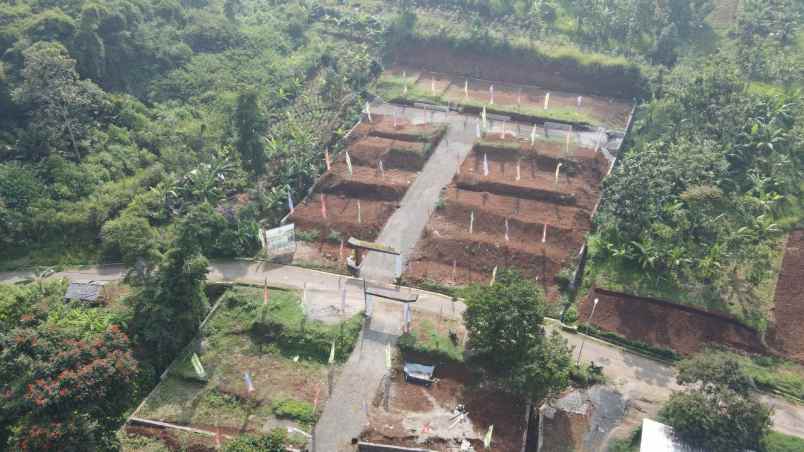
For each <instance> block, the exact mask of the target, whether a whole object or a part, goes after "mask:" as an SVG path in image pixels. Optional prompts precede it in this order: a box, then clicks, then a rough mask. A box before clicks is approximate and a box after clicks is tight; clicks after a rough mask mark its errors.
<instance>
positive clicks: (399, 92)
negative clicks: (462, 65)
mask: <svg viewBox="0 0 804 452" xmlns="http://www.w3.org/2000/svg"><path fill="white" fill-rule="evenodd" d="M378 91H379V93H380V95H381V96H382V97H383V98H384V99H385V100H386V101H389V102H394V103H401V104H411V103H413V102H432V103H437V104H444V105H446V104H448V103H449V104H451V105H457V106H459V107H460V108H462V109H463V111H464V112H479V111H480V110H482V108H483V107H486V111H487V112H488V113H497V114H503V115H507V116H510V117H511V118H512V119H514V120H517V121H530V122H532V121H533V120H535V119H538V120H539V121H543V120H550V121H559V122H564V123H571V124H575V125H579V126H580V125H584V126H588V127H605V128H607V129H620V130H622V129H625V127H626V125H627V122H628V116H629V113H630V111H631V108H632V105H631V103H630V102H625V101H623V100H621V99H614V98H610V97H603V96H596V95H581V94H578V93H570V92H566V91H558V90H551V89H547V88H542V87H538V86H532V85H519V84H512V83H500V82H493V81H487V80H480V79H475V78H469V77H464V76H460V75H450V74H442V73H437V72H429V71H422V70H417V69H415V68H411V67H407V66H395V67H392V68H391V69H389V70H387V71H386V72H385V73H383V75H382V78H381V79H380V82H379V84H378Z"/></svg>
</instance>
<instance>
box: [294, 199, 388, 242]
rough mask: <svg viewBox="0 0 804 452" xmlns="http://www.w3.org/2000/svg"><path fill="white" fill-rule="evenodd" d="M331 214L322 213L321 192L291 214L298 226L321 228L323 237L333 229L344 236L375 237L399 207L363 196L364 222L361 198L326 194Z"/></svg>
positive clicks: (306, 229) (321, 237) (300, 228)
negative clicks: (325, 215) (358, 211)
mask: <svg viewBox="0 0 804 452" xmlns="http://www.w3.org/2000/svg"><path fill="white" fill-rule="evenodd" d="M325 202H326V205H327V218H324V217H323V216H322V215H321V198H320V196H319V195H318V194H314V195H313V196H312V197H310V198H307V199H306V200H305V201H304V202H302V203H301V204H300V205H299V206H297V207H296V210H295V212H294V213H293V215H291V217H290V221H292V222H294V223H295V224H296V228H297V229H299V230H302V231H311V230H317V231H318V233H319V239H320V240H326V239H327V238H328V237H329V235H330V232H331V231H335V232H337V233H339V235H340V236H341V237H342V238H347V239H348V238H349V237H357V238H359V239H361V240H369V241H371V240H374V239H376V238H377V235H379V233H380V231H381V230H382V227H383V225H385V222H386V221H388V218H390V216H391V215H392V214H393V213H394V211H395V210H396V207H397V206H396V203H391V202H385V201H372V200H368V199H363V200H360V214H361V220H362V222H361V223H359V222H358V221H357V200H356V199H350V198H347V197H343V196H332V195H327V196H325Z"/></svg>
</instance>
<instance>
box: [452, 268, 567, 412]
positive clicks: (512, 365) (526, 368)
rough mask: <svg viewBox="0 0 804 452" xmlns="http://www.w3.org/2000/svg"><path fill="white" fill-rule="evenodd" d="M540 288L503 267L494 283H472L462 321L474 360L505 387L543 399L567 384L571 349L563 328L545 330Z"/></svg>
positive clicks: (508, 389) (543, 303)
mask: <svg viewBox="0 0 804 452" xmlns="http://www.w3.org/2000/svg"><path fill="white" fill-rule="evenodd" d="M544 305H545V301H544V294H543V293H542V291H541V289H540V288H539V287H537V286H536V285H534V284H533V283H531V282H530V281H529V280H527V279H526V278H523V277H522V276H521V275H520V274H519V273H517V272H516V271H513V270H509V269H503V270H502V271H499V272H498V273H497V279H496V280H495V282H494V284H493V285H491V286H472V287H470V288H469V290H468V293H467V295H466V311H465V312H464V321H465V323H466V329H467V331H468V333H469V340H468V344H467V348H468V349H469V350H471V361H472V362H473V363H475V364H476V365H478V366H479V367H480V368H482V369H483V370H484V371H485V372H486V373H487V374H488V375H489V377H490V378H491V379H492V380H494V381H496V382H497V383H498V384H500V386H501V387H502V388H505V390H507V391H510V392H513V393H516V394H520V395H522V396H525V397H526V398H528V399H530V400H534V401H537V400H542V399H544V398H546V397H551V396H554V395H556V394H558V393H560V392H561V391H562V390H563V389H564V388H566V387H567V386H568V385H569V379H570V367H571V361H572V359H571V357H570V349H569V347H568V345H567V341H566V339H564V338H563V337H562V336H561V335H560V334H559V333H557V332H554V333H553V334H551V335H549V336H548V335H547V334H545V332H544V330H543V329H542V322H543V320H544V314H543V313H544V310H545V306H544Z"/></svg>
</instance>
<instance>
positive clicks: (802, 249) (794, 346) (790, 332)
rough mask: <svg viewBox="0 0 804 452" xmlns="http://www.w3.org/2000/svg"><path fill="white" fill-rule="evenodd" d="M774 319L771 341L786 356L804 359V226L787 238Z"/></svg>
mask: <svg viewBox="0 0 804 452" xmlns="http://www.w3.org/2000/svg"><path fill="white" fill-rule="evenodd" d="M775 297H776V301H775V307H774V309H773V316H774V322H773V324H772V325H771V327H770V328H769V331H768V342H769V343H770V345H771V346H772V347H773V348H775V349H777V350H778V351H779V352H780V353H782V354H783V355H784V356H786V357H788V358H791V359H794V360H796V361H798V362H801V363H804V230H802V229H799V230H797V231H793V232H791V233H790V236H789V237H788V238H787V245H786V247H785V253H784V258H783V260H782V271H781V273H780V274H779V280H778V282H777V283H776V295H775Z"/></svg>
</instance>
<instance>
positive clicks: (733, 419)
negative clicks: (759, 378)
mask: <svg viewBox="0 0 804 452" xmlns="http://www.w3.org/2000/svg"><path fill="white" fill-rule="evenodd" d="M678 383H679V384H683V385H687V388H686V389H685V390H684V391H683V392H677V393H674V394H673V395H672V396H671V397H670V400H669V401H668V402H667V403H666V404H665V405H664V406H663V407H662V409H661V411H660V413H659V416H660V419H661V420H663V421H664V422H667V423H668V424H670V425H672V426H673V428H674V430H675V432H676V434H678V435H679V436H680V437H681V438H683V439H684V440H685V441H686V442H688V443H689V444H691V445H695V446H698V447H703V448H705V449H706V450H711V451H714V452H720V451H723V452H726V451H734V450H745V449H747V450H757V451H761V450H765V438H766V436H767V434H768V432H769V431H770V425H771V410H770V409H769V408H768V407H766V406H764V405H763V404H761V403H760V402H758V401H757V400H755V399H754V398H753V396H752V395H751V392H750V391H751V389H752V386H753V385H752V384H751V379H750V377H748V376H747V375H746V374H745V373H744V372H743V371H742V369H741V368H740V366H739V364H738V363H737V362H736V361H734V359H733V358H730V357H729V356H728V355H725V354H719V353H718V352H711V353H702V354H699V355H696V356H694V357H692V358H690V359H688V360H685V361H683V362H682V363H681V366H680V372H679V376H678Z"/></svg>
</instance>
